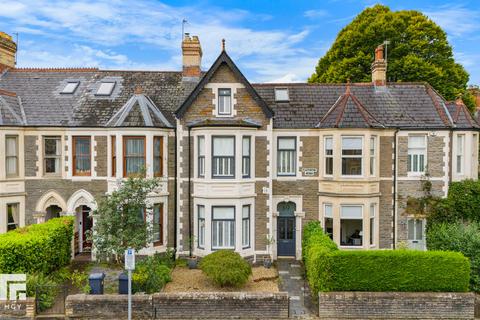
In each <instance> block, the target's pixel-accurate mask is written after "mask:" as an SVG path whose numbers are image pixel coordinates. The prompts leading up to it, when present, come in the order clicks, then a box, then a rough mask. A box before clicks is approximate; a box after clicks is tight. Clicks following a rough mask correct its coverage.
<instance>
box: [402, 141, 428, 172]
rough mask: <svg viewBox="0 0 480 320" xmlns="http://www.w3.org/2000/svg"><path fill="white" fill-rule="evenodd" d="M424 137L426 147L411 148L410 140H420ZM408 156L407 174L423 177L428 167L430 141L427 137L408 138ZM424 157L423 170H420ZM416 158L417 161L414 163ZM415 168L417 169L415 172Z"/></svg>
mask: <svg viewBox="0 0 480 320" xmlns="http://www.w3.org/2000/svg"><path fill="white" fill-rule="evenodd" d="M418 137H423V139H424V147H413V146H410V145H411V143H410V138H418ZM407 143H408V154H407V172H408V174H410V175H421V174H424V173H425V169H426V167H427V148H428V140H427V135H425V134H421V135H418V134H416V135H409V136H408V142H407ZM422 156H423V168H422V170H420V164H421V160H420V159H421V158H422ZM415 157H416V159H417V161H416V162H415V163H414V158H415ZM414 166H416V167H417V169H416V170H414Z"/></svg>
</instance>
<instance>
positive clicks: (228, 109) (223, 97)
mask: <svg viewBox="0 0 480 320" xmlns="http://www.w3.org/2000/svg"><path fill="white" fill-rule="evenodd" d="M218 114H219V115H223V116H230V115H231V114H232V90H231V89H218Z"/></svg>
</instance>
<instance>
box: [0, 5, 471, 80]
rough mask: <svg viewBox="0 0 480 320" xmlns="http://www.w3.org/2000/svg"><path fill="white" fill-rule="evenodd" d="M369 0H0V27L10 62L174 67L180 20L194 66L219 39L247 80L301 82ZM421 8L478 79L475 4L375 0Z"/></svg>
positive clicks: (213, 51)
mask: <svg viewBox="0 0 480 320" xmlns="http://www.w3.org/2000/svg"><path fill="white" fill-rule="evenodd" d="M378 2H379V1H369V0H324V1H320V0H316V1H312V0H309V1H300V0H296V1H279V0H270V1H267V0H263V1H262V0H256V1H254V0H223V1H221V2H220V1H208V0H205V1H202V0H200V1H193V2H189V1H162V2H160V1H138V0H127V1H119V0H101V1H96V2H94V1H86V0H85V1H84V0H53V1H42V0H16V1H9V0H0V30H1V31H4V32H7V33H10V34H13V33H15V32H18V33H19V34H20V46H19V48H20V50H19V56H18V66H19V67H74V66H77V67H78V66H81V67H85V66H90V67H100V68H105V69H142V70H143V69H152V70H180V68H181V49H180V39H181V30H182V22H181V21H182V19H184V18H185V19H187V20H188V24H186V26H185V27H186V29H185V31H186V32H189V33H191V34H194V35H198V36H199V37H200V41H201V44H202V48H203V51H204V58H203V62H202V65H203V69H208V67H209V66H210V65H211V63H212V62H213V60H214V59H215V58H216V57H217V55H218V54H219V52H220V42H221V39H222V38H225V39H226V47H227V51H228V53H229V54H230V55H231V56H232V58H233V59H234V60H235V62H236V63H237V65H238V66H239V67H240V69H241V70H242V72H243V73H244V74H245V75H246V76H247V78H248V79H249V80H250V81H252V82H264V81H275V82H290V81H305V80H306V79H307V78H308V77H309V76H310V75H311V73H312V72H313V71H314V68H315V65H316V63H317V61H318V59H319V58H320V57H321V56H323V55H324V54H325V52H326V51H327V50H328V48H329V47H330V45H331V44H332V42H333V41H334V39H335V37H336V35H337V33H338V31H340V29H341V28H342V27H344V26H345V25H346V24H348V23H349V22H350V21H351V20H352V19H353V17H355V16H356V15H357V14H358V13H360V12H361V11H362V10H363V9H364V8H366V7H368V6H372V5H373V4H375V3H378ZM381 3H383V4H386V5H388V6H390V8H391V9H392V10H400V9H416V10H420V11H422V12H424V13H425V14H426V15H428V16H429V17H430V18H431V19H433V20H434V21H435V22H436V23H438V24H439V25H440V26H441V27H443V28H444V30H445V31H446V32H447V34H448V39H449V41H450V43H451V44H452V46H453V48H454V54H455V58H456V59H457V61H458V62H460V63H462V64H463V65H464V67H465V68H466V69H467V70H468V72H469V73H470V83H471V84H480V63H479V62H478V61H480V32H479V31H480V23H478V21H480V7H479V6H478V0H477V1H454V0H451V1H438V0H416V1H413V0H402V1H398V0H397V1H393V0H392V1H381Z"/></svg>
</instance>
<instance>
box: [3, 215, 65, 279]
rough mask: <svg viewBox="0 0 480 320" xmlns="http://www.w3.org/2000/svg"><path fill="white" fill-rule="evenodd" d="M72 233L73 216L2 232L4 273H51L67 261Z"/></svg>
mask: <svg viewBox="0 0 480 320" xmlns="http://www.w3.org/2000/svg"><path fill="white" fill-rule="evenodd" d="M72 236H73V217H61V218H55V219H51V220H49V221H47V222H46V223H42V224H34V225H30V226H28V227H24V228H20V229H16V230H13V231H9V232H7V233H5V234H2V235H0V273H36V272H41V273H45V274H49V273H51V272H52V271H54V270H57V269H59V268H61V267H63V266H65V265H67V264H68V263H69V262H70V258H71V241H72Z"/></svg>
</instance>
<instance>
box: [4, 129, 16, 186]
mask: <svg viewBox="0 0 480 320" xmlns="http://www.w3.org/2000/svg"><path fill="white" fill-rule="evenodd" d="M5 172H6V174H7V177H16V176H18V136H6V138H5Z"/></svg>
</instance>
